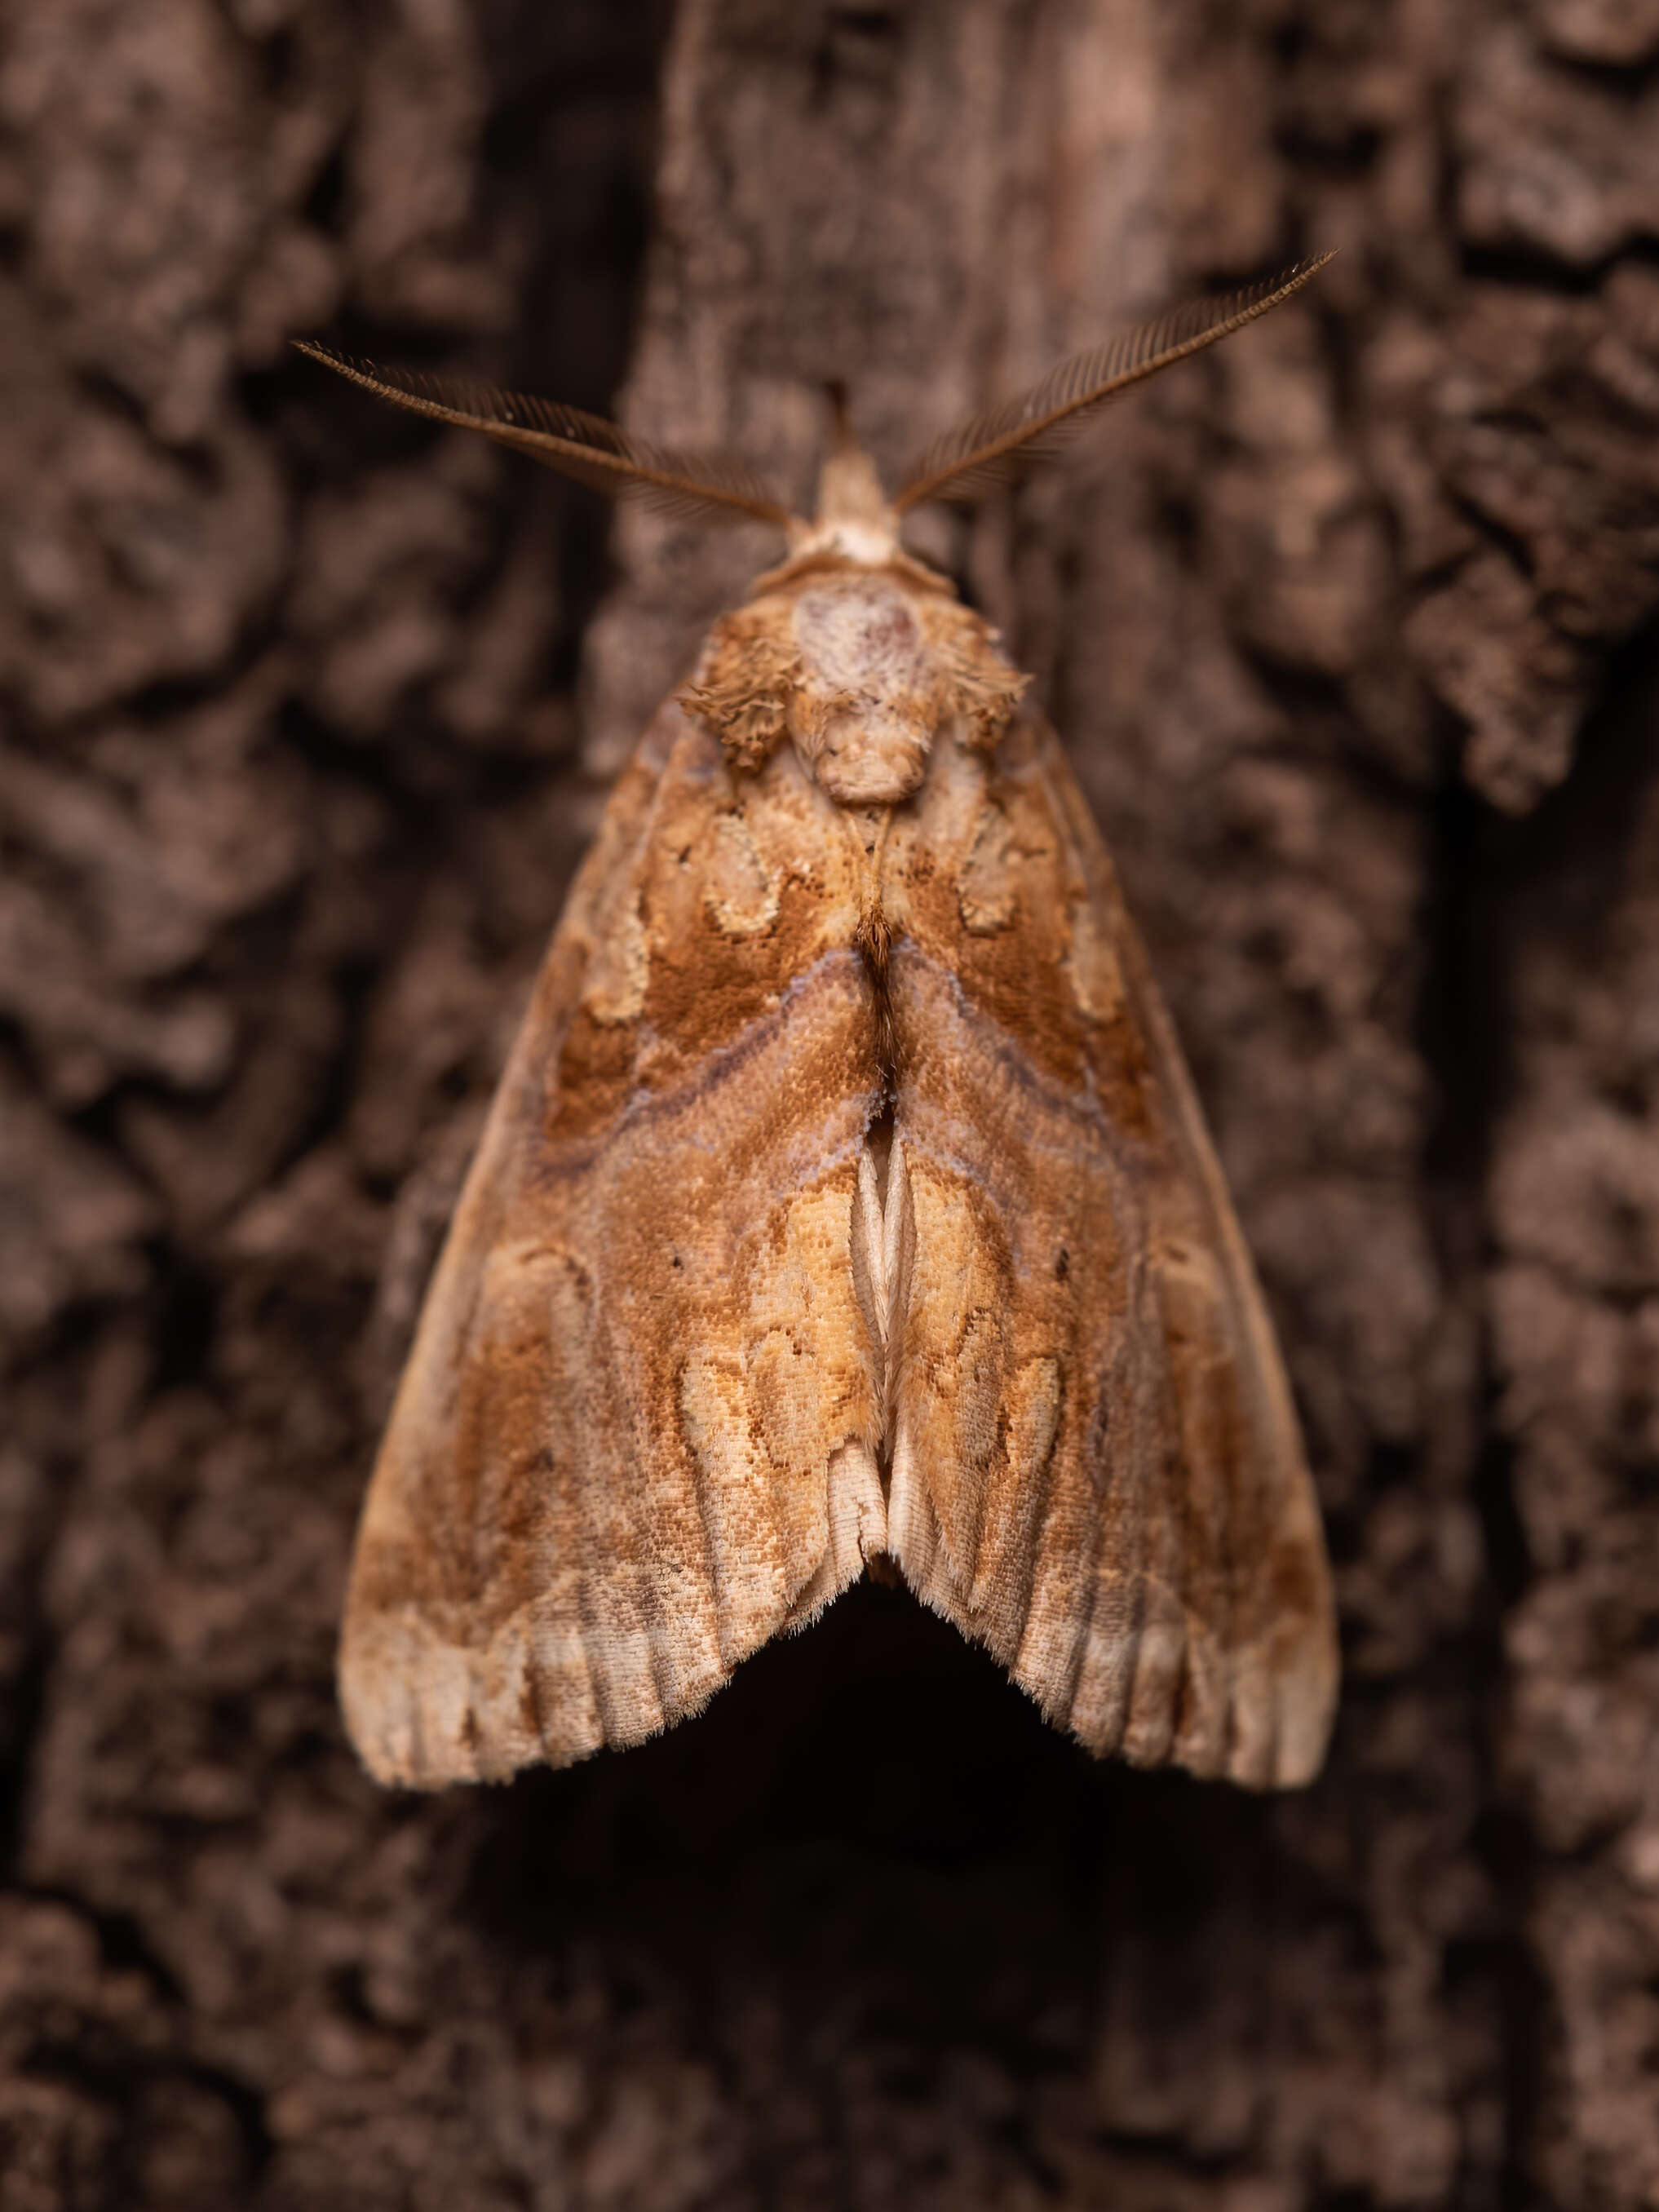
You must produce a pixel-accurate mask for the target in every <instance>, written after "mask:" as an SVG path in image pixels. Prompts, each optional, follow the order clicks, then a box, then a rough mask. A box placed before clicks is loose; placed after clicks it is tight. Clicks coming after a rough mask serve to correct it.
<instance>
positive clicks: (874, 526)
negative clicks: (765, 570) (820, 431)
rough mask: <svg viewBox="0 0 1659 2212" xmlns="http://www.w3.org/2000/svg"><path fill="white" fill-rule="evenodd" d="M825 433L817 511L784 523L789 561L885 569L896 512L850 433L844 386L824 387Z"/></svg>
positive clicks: (893, 544) (892, 552) (894, 545)
mask: <svg viewBox="0 0 1659 2212" xmlns="http://www.w3.org/2000/svg"><path fill="white" fill-rule="evenodd" d="M829 414H830V435H829V450H828V451H827V452H826V453H825V454H824V457H823V467H822V468H821V469H820V470H819V471H818V510H817V514H816V515H815V516H814V517H813V519H812V520H811V522H807V521H805V520H802V518H801V517H799V515H797V516H795V517H794V518H793V520H791V522H790V524H789V557H790V560H791V561H792V562H795V561H799V560H810V561H815V562H816V561H836V560H839V561H844V562H847V564H848V566H849V567H851V568H890V567H891V566H892V564H893V562H894V559H895V557H896V556H897V554H898V552H899V536H898V528H899V526H898V515H897V513H896V511H895V509H894V507H893V506H892V504H891V502H890V501H889V499H888V497H887V495H886V493H885V492H884V490H883V489H882V486H881V478H880V477H878V475H877V474H876V467H875V463H874V462H873V461H872V459H870V456H869V455H868V453H866V452H865V450H864V448H863V447H861V446H860V444H859V441H858V440H857V439H856V438H855V437H854V435H853V426H852V422H851V421H850V420H849V418H848V412H847V392H846V387H845V386H844V385H841V384H831V385H830V386H829Z"/></svg>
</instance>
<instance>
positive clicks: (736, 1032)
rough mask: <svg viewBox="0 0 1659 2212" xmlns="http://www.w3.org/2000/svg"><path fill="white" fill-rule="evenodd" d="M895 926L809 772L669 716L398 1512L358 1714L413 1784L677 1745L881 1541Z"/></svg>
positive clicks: (517, 1052)
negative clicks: (867, 908) (868, 1250)
mask: <svg viewBox="0 0 1659 2212" xmlns="http://www.w3.org/2000/svg"><path fill="white" fill-rule="evenodd" d="M858 913H859V887H858V884H857V881H856V875H855V870H854V862H853V860H852V858H851V855H850V848H849V844H848V839H847V837H846V836H844V835H843V834H840V833H839V830H838V824H837V822H836V818H835V813H834V810H833V809H832V808H831V806H830V804H829V802H828V801H827V800H825V799H823V796H822V794H821V793H818V792H817V790H816V789H815V787H813V786H812V785H811V781H810V780H809V779H808V778H807V777H806V775H805V773H804V772H803V771H802V769H801V768H800V766H799V763H798V762H797V761H796V759H795V757H794V756H793V752H791V751H787V750H786V751H785V752H783V753H781V754H780V755H778V756H777V757H775V759H774V760H773V761H772V762H770V763H768V765H767V766H766V767H765V768H764V769H763V770H762V771H761V772H760V773H759V774H758V775H754V776H744V777H743V778H742V779H741V780H734V778H733V776H732V774H731V772H730V771H729V770H728V769H727V768H726V765H725V764H724V763H723V762H722V760H721V757H720V749H719V745H718V744H717V742H716V741H715V740H714V738H712V737H711V736H709V735H708V732H706V731H704V730H702V728H700V727H699V726H696V724H694V723H692V722H690V721H689V720H687V719H686V718H685V717H684V715H683V714H681V713H680V712H679V711H678V708H665V710H664V711H663V713H662V714H660V715H659V717H658V720H657V721H656V723H655V724H653V728H652V730H651V731H650V732H648V733H647V738H646V739H645V741H644V742H643V744H641V749H640V752H639V754H638V756H637V757H636V758H635V763H634V764H633V765H632V767H631V768H630V769H629V771H628V772H627V774H626V775H625V776H624V778H623V781H622V783H621V784H620V785H619V786H618V788H617V793H615V795H614V796H613V798H612V800H611V805H610V807H609V808H608V810H607V812H606V816H605V822H604V823H603V825H602V828H601V831H600V835H599V840H598V842H597V844H596V847H595V849H594V851H593V853H592V855H591V856H590V858H589V860H587V862H586V865H585V866H584V868H583V870H582V872H581V873H580V876H579V878H578V879H577V882H576V884H575V887H574V890H573V892H572V896H571V900H570V903H569V906H568V909H567V912H566V915H565V917H564V919H563V921H562V922H561V924H560V927H559V929H558V931H557V933H556V936H555V938H554V940H553V943H552V945H551V947H550V950H549V952H548V956H547V959H546V963H545V964H544V969H543V971H542V975H541V977H540V979H539V981H538V985H537V988H536V992H535V994H534V998H533V1000H532V1005H531V1007H530V1010H529V1012H528V1013H527V1015H526V1019H525V1023H524V1026H523V1028H522V1030H521V1031H520V1036H519V1039H518V1042H517V1044H516V1045H515V1047H514V1049H513V1055H512V1059H511V1060H510V1063H509V1065H508V1067H507V1073H506V1075H505V1077H504V1078H503V1080H502V1083H501V1090H500V1091H499V1093H498V1096H497V1097H496V1100H495V1106H494V1108H493V1109H492V1111H491V1114H490V1117H489V1123H488V1126H487V1127H486V1130H485V1133H484V1137H483V1143H482V1145H481V1147H480V1150H479V1153H478V1157H477V1160H476V1162H475V1163H474V1165H473V1168H472V1170H471V1175H470V1176H469V1178H468V1181H467V1184H466V1188H465V1191H464V1193H463V1195H462V1199H461V1202H460V1205H459V1208H458V1210H457V1212H456V1216H455V1219H454V1222H453V1226H452V1228H451V1231H450V1235H449V1239H448V1243H447V1246H446V1248H445V1251H444V1254H443V1256H442V1258H441V1261H440V1263H439V1266H438V1269H437V1271H436V1273H435V1277H434V1280H433V1283H432V1286H431V1289H430V1291H429V1293H428V1299H427V1304H426V1308H425V1310H424V1313H423V1315H422V1321H421V1324H420V1328H419V1331H418V1334H417V1336H416V1343H415V1347H414V1350H413V1352H412V1354H411V1356H410V1362H409V1366H408V1369H407V1371H406V1373H405V1375H404V1382H403V1384H402V1387H401V1389H400V1390H399V1392H398V1400H397V1403H396V1406H395V1407H394V1409H393V1413H392V1420H391V1424H390V1426H389V1428H388V1431H387V1433H386V1440H385V1443H384V1444H383V1446H382V1448H381V1451H380V1459H379V1462H378V1463H377V1465H376V1468H375V1471H374V1480H373V1483H372V1485H371V1486H370V1490H369V1494H368V1501H367V1503H366V1504H365V1507H364V1512H363V1519H362V1528H361V1529H360V1532H359V1535H358V1541H357V1549H356V1558H355V1560H354V1564H353V1570H352V1577H351V1584H350V1589H349V1597H348V1601H347V1607H346V1617H345V1626H344V1631H343V1641H342V1648H341V1659H340V1672H341V1692H342V1698H343V1705H344V1708H345V1711H346V1717H347V1721H348V1724H349V1728H350V1731H351V1734H352V1736H353V1739H354V1741H356V1745H357V1747H358V1749H359V1750H360V1752H361V1753H362V1756H363V1758H364V1759H365V1760H366V1762H367V1763H368V1765H369V1767H370V1768H371V1769H372V1771H374V1773H375V1774H376V1775H378V1776H379V1777H380V1778H382V1779H383V1780H387V1781H396V1782H402V1783H405V1784H416V1785H423V1786H432V1785H435V1784H441V1783H445V1782H448V1781H453V1780H464V1779H472V1778H478V1777H482V1776H491V1775H502V1774H506V1773H508V1772H510V1771H513V1769H514V1768H515V1767H517V1766H520V1765H524V1764H526V1763H528V1762H530V1761H532V1760H538V1759H547V1760H550V1761H552V1762H553V1763H555V1764H559V1763H562V1762H565V1761H568V1760H569V1759H576V1758H580V1757H581V1756H582V1755H583V1754H584V1753H587V1752H589V1751H592V1750H593V1749H595V1748H596V1747H598V1746H599V1744H601V1743H605V1742H610V1743H627V1742H632V1741H636V1740H638V1739H639V1738H640V1737H642V1736H645V1735H649V1734H651V1733H652V1732H653V1730H654V1729H659V1728H661V1727H663V1726H665V1724H666V1723H669V1722H671V1721H673V1720H675V1719H678V1718H679V1717H681V1716H683V1715H684V1714H685V1713H688V1712H690V1711H694V1710H695V1709H696V1707H697V1706H698V1705H701V1704H702V1702H703V1700H704V1699H706V1698H708V1695H709V1694H710V1693H711V1692H713V1691H714V1689H715V1688H716V1687H718V1686H719V1685H720V1683H721V1682H723V1681H724V1680H726V1677H727V1676H728V1675H729V1674H730V1672H731V1670H732V1668H733V1667H734V1666H735V1665H736V1664H737V1662H738V1661H739V1660H740V1659H742V1658H743V1657H744V1656H746V1655H747V1654H748V1653H749V1652H751V1651H753V1650H755V1649H756V1648H757V1646H758V1645H760V1644H763V1643H764V1642H765V1641H766V1640H767V1638H769V1636H771V1635H772V1634H773V1633H774V1632H775V1631H776V1630H777V1629H778V1628H779V1627H781V1626H784V1625H785V1624H786V1623H788V1622H792V1621H794V1620H799V1619H802V1618H804V1617H805V1616H806V1615H807V1614H809V1613H811V1611H812V1610H814V1609H816V1607H817V1606H818V1605H821V1604H823V1603H824V1602H826V1601H828V1599H829V1597H831V1596H833V1595H835V1593H836V1590H837V1589H840V1588H842V1586H844V1584H845V1583H847V1582H848V1581H849V1580H851V1579H852V1577H854V1575H855V1574H857V1573H859V1572H860V1571H861V1569H862V1566H863V1562H864V1558H865V1555H866V1553H869V1552H872V1551H875V1550H878V1549H879V1548H880V1547H881V1545H882V1541H883V1534H884V1509H883V1499H882V1492H881V1488H880V1483H879V1479H878V1473H877V1464H876V1458H875V1452H876V1449H877V1447H878V1442H879V1437H880V1425H881V1416H880V1409H879V1403H878V1395H879V1392H878V1379H877V1378H876V1377H875V1376H873V1374H872V1357H871V1347H870V1342H869V1338H868V1333H867V1330H866V1325H865V1323H864V1322H863V1320H862V1318H861V1316H860V1312H859V1310H858V1304H857V1299H856V1297H855V1294H854V1285H853V1280H852V1273H851V1268H850V1265H849V1260H848V1252H849V1246H850V1238H851V1222H852V1213H853V1208H854V1199H855V1194H856V1191H857V1184H858V1170H857V1162H858V1155H859V1152H860V1145H861V1142H862V1139H863V1135H864V1132H865V1129H866V1126H867V1124H868V1122H869V1121H870V1119H871V1116H872V1114H873V1113H874V1112H875V1111H876V1110H877V1107H878V1101H879V1076H878V1068H877V1065H876V1057H875V1030H874V1023H873V1020H872V1008H871V999H870V990H869V986H868V983H867V981H866V977H865V975H864V973H863V970H862V969H861V967H860V963H859V960H858V957H857V956H856V954H855V953H854V951H853V950H852V949H851V947H852V944H853V938H854V929H855V927H856V922H857V917H858Z"/></svg>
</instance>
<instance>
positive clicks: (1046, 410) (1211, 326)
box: [893, 253, 1331, 514]
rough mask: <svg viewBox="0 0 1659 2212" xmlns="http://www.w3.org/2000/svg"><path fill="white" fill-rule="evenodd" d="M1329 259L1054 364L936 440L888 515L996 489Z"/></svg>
mask: <svg viewBox="0 0 1659 2212" xmlns="http://www.w3.org/2000/svg"><path fill="white" fill-rule="evenodd" d="M1330 258H1331V256H1330V254H1328V253H1321V254H1318V255H1316V256H1315V258H1313V259H1312V260H1310V261H1298V262H1297V264H1296V265H1295V266H1294V268H1291V269H1287V270H1285V271H1284V273H1283V274H1282V275H1281V276H1272V277H1269V278H1268V280H1267V283H1263V284H1253V285H1252V286H1250V288H1249V290H1247V291H1243V292H1233V293H1230V294H1228V295H1225V297H1223V298H1221V299H1218V300H1200V301H1197V302H1196V303H1195V304H1194V305H1193V306H1190V307H1180V308H1177V309H1176V312H1175V313H1173V314H1170V315H1165V316H1164V317H1162V318H1161V319H1159V320H1158V321H1157V322H1155V323H1143V324H1142V325H1140V327H1139V329H1138V330H1133V331H1125V332H1124V333H1123V334H1122V336H1121V337H1115V338H1111V339H1109V340H1108V341H1107V343H1105V344H1104V345H1103V346H1096V347H1094V348H1093V349H1091V351H1090V352H1088V353H1079V354H1075V355H1073V357H1072V358H1071V360H1069V361H1063V362H1060V366H1059V367H1058V368H1052V369H1050V370H1049V372H1048V375H1047V376H1045V377H1044V378H1043V380H1042V383H1041V384H1038V385H1036V386H1034V387H1033V388H1032V389H1031V390H1030V392H1026V393H1024V396H1023V397H1021V398H1018V399H1011V400H1008V401H1006V403H1005V404H1003V405H1002V406H1000V407H997V408H994V409H993V410H992V411H991V412H990V413H989V414H987V415H978V416H975V417H974V419H973V421H972V422H964V423H963V424H961V426H960V427H959V428H957V429H954V430H949V431H947V432H946V433H945V435H944V436H943V437H941V438H938V439H936V440H935V441H934V442H933V445H931V446H930V447H928V449H927V452H926V453H924V454H923V455H922V456H921V459H920V460H919V461H917V462H916V464H915V466H914V467H913V468H912V469H911V470H910V471H909V474H908V477H906V479H905V482H904V486H903V489H902V490H901V491H900V493H899V495H898V496H897V498H896V499H895V501H893V507H894V509H895V511H896V513H900V514H902V513H904V511H905V509H906V508H907V507H916V506H919V505H920V504H921V501H923V500H927V499H945V500H971V499H975V498H977V497H978V495H980V493H981V492H983V491H987V490H988V489H990V488H991V487H992V486H993V485H994V484H999V483H1006V482H1007V480H1008V478H1009V477H1011V476H1012V475H1014V474H1016V473H1017V472H1018V471H1020V470H1021V469H1024V468H1026V467H1028V466H1030V464H1031V463H1032V462H1034V461H1037V460H1041V459H1043V458H1044V457H1045V456H1046V455H1048V453H1052V452H1053V451H1054V448H1055V447H1056V446H1058V445H1059V444H1060V443H1061V442H1063V441H1064V440H1065V439H1066V438H1067V437H1069V436H1071V435H1073V433H1074V432H1075V431H1077V430H1079V429H1081V428H1083V426H1084V424H1085V422H1087V421H1088V420H1089V418H1090V416H1091V414H1092V412H1093V410H1095V409H1096V408H1097V407H1103V406H1104V405H1105V404H1106V402H1107V401H1108V400H1109V399H1115V398H1117V397H1118V395H1119V393H1120V392H1127V390H1128V389H1129V387H1130V386H1131V385H1135V384H1141V383H1144V382H1145V381H1146V379H1147V378H1148V377H1149V376H1156V375H1157V374H1158V371H1159V369H1161V368H1169V367H1170V364H1171V363H1172V362H1177V361H1184V360H1185V359H1186V357H1187V356H1188V354H1191V353H1200V352H1201V351H1202V350H1203V349H1204V348H1205V347H1206V346H1211V345H1213V344H1214V343H1215V342H1216V340H1217V339H1218V338H1225V337H1227V336H1228V335H1229V333H1230V332H1231V331H1237V330H1240V329H1242V328H1243V325H1245V324H1246V323H1253V322H1254V321H1255V319H1256V317H1257V316H1258V315H1265V314H1266V313H1267V311H1268V309H1269V308H1270V307H1278V305H1279V301H1281V300H1288V299H1289V298H1290V296H1291V293H1292V292H1299V291H1300V290H1301V289H1302V287H1303V286H1304V284H1305V283H1307V281H1308V279H1309V278H1310V276H1313V275H1314V274H1315V273H1316V270H1321V269H1322V268H1323V267H1324V266H1325V264H1326V263H1327V262H1328V260H1329V259H1330Z"/></svg>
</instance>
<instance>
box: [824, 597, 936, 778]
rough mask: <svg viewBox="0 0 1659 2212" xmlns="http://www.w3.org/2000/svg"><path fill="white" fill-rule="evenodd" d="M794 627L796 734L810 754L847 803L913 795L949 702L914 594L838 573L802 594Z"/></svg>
mask: <svg viewBox="0 0 1659 2212" xmlns="http://www.w3.org/2000/svg"><path fill="white" fill-rule="evenodd" d="M793 629H794V642H795V648H796V652H797V653H798V654H799V675H798V678H797V680H796V685H795V690H794V696H793V698H792V700H791V702H790V710H789V734H790V736H791V737H792V738H793V739H794V742H795V746H796V749H797V750H798V751H799V754H800V756H801V758H802V759H803V760H804V761H805V763H806V764H807V766H808V767H809V768H810V769H811V771H812V773H813V775H815V776H816V777H817V780H818V781H819V783H820V784H821V785H822V786H823V788H824V790H825V791H827V792H828V793H829V796H830V798H832V799H839V800H840V801H842V804H844V805H849V806H884V805H894V804H896V802H897V801H898V800H900V799H908V797H909V795H910V793H912V792H913V791H915V788H916V787H917V786H918V785H919V784H920V783H921V779H922V774H923V771H924V769H925V768H926V766H927V749H928V747H929V745H930V744H932V742H933V732H934V730H935V728H936V727H937V726H938V723H939V717H940V713H941V710H942V708H943V705H944V702H943V700H942V698H941V696H940V685H939V671H938V669H937V667H936V665H935V659H934V655H933V650H932V648H931V647H930V646H929V644H928V641H927V637H926V635H924V633H923V630H922V626H921V622H920V620H919V619H918V617H917V614H916V609H915V605H914V603H913V602H912V600H911V599H910V598H909V596H908V593H907V592H902V591H901V590H900V589H899V587H898V586H897V585H896V584H894V583H891V582H890V581H888V580H886V579H885V578H884V577H880V576H857V575H853V576H836V577H834V578H831V579H828V580H825V581H824V582H823V583H821V584H816V585H814V586H811V587H810V588H809V589H808V590H806V591H805V592H802V593H801V595H800V597H799V599H797V600H796V601H795V605H794V609H793Z"/></svg>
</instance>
